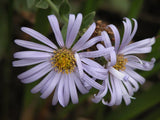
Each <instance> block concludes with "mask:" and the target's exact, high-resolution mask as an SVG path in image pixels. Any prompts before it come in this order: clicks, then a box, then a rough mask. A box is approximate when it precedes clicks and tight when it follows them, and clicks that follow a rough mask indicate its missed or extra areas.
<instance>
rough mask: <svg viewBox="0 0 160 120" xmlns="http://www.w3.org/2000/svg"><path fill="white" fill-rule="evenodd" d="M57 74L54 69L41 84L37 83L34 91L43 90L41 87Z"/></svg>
mask: <svg viewBox="0 0 160 120" xmlns="http://www.w3.org/2000/svg"><path fill="white" fill-rule="evenodd" d="M54 75H55V72H54V71H53V70H52V71H51V72H50V73H49V74H48V75H47V76H46V77H45V78H44V79H43V80H42V81H41V82H40V83H39V84H37V85H36V86H35V87H34V88H32V90H31V92H32V93H37V92H39V91H40V90H41V88H42V87H43V86H44V85H45V84H46V83H47V82H48V81H49V80H50V79H51V78H53V77H54Z"/></svg>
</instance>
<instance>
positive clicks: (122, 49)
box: [93, 18, 155, 106]
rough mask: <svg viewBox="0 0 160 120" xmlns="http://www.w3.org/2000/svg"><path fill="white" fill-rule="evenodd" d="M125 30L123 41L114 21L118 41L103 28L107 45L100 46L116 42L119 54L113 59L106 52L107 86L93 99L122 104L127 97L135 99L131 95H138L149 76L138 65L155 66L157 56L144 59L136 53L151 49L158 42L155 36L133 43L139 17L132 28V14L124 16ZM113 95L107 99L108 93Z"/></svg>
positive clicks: (103, 37)
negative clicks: (141, 72) (145, 76)
mask: <svg viewBox="0 0 160 120" xmlns="http://www.w3.org/2000/svg"><path fill="white" fill-rule="evenodd" d="M124 19H125V20H124V21H123V25H124V33H123V37H122V41H120V35H119V32H118V30H117V28H116V27H115V26H114V25H112V24H111V25H109V26H108V27H110V28H111V29H112V31H113V33H114V38H115V41H112V40H111V39H110V38H109V35H108V33H107V32H105V31H104V32H102V33H101V34H102V39H103V41H104V46H103V45H101V44H98V45H97V48H98V49H99V50H103V49H104V48H107V47H111V46H112V44H113V42H114V47H115V52H116V56H117V57H116V58H114V57H113V58H112V59H113V60H112V62H110V59H109V58H108V56H107V55H106V56H104V57H105V59H106V60H107V61H108V63H107V64H106V65H105V67H106V68H107V69H108V73H107V74H106V76H107V77H106V79H104V81H103V84H102V85H103V86H104V87H105V89H104V90H100V91H99V93H98V94H97V95H95V98H93V102H96V103H97V102H99V101H100V100H102V103H103V104H105V105H108V106H112V105H119V104H121V102H122V99H124V101H125V104H126V105H128V104H130V103H131V98H133V99H134V97H132V96H133V94H134V92H136V91H137V90H138V89H139V84H143V83H144V82H145V78H143V77H142V76H141V75H139V74H138V73H137V72H135V71H134V70H135V69H139V70H144V71H149V70H151V69H152V68H153V66H154V62H155V58H152V59H151V61H150V62H147V61H144V60H141V59H140V58H138V57H137V56H135V55H133V54H142V53H149V52H151V49H152V47H151V46H152V45H153V44H154V43H155V38H154V37H153V38H147V39H144V40H140V41H138V42H135V43H130V42H131V40H132V39H133V37H134V35H135V33H136V31H137V21H136V20H135V19H132V20H133V21H134V27H133V30H132V23H131V21H130V20H129V19H128V18H124ZM107 95H110V96H111V98H110V100H107V101H105V100H104V97H106V96H107Z"/></svg>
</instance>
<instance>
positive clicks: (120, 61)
mask: <svg viewBox="0 0 160 120" xmlns="http://www.w3.org/2000/svg"><path fill="white" fill-rule="evenodd" d="M127 62H128V60H127V58H124V56H123V55H121V54H120V55H117V62H116V64H115V65H114V66H113V67H114V68H115V69H116V70H122V71H124V70H125V69H126V67H125V65H126V63H127Z"/></svg>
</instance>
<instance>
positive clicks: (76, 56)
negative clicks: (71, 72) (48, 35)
mask: <svg viewBox="0 0 160 120" xmlns="http://www.w3.org/2000/svg"><path fill="white" fill-rule="evenodd" d="M74 56H75V59H76V64H77V68H78V71H79V76H80V78H82V77H83V74H84V72H83V67H82V63H81V59H80V57H79V55H78V53H75V54H74Z"/></svg>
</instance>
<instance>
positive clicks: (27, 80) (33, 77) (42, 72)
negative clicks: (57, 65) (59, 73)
mask: <svg viewBox="0 0 160 120" xmlns="http://www.w3.org/2000/svg"><path fill="white" fill-rule="evenodd" d="M51 70H52V67H51V65H48V66H46V67H45V68H43V69H41V70H40V71H38V72H37V73H35V74H33V75H31V76H29V77H27V78H25V79H22V80H21V82H23V83H31V82H34V81H36V80H38V79H40V78H41V77H43V76H44V75H45V74H47V73H48V72H49V71H51Z"/></svg>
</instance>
